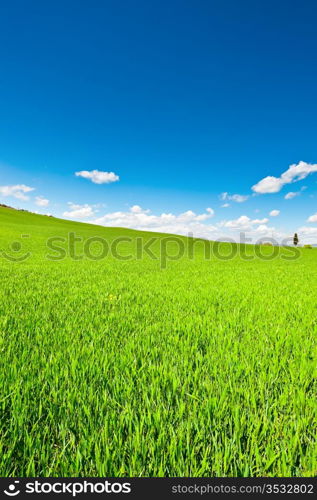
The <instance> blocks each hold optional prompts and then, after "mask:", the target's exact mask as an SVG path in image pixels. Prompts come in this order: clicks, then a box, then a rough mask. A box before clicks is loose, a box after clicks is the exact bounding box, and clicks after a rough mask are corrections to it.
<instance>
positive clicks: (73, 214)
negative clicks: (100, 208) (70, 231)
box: [63, 201, 96, 219]
mask: <svg viewBox="0 0 317 500" xmlns="http://www.w3.org/2000/svg"><path fill="white" fill-rule="evenodd" d="M68 205H69V208H70V210H69V211H67V212H64V213H63V216H64V217H69V218H70V219H86V218H87V217H93V216H94V215H95V214H96V212H95V210H94V207H95V206H94V205H88V204H87V203H85V205H77V204H75V203H72V202H71V201H70V202H68Z"/></svg>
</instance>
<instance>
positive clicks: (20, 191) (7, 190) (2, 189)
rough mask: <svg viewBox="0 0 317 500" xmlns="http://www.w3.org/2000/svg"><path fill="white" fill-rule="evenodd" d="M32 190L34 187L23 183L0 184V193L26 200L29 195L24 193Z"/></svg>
mask: <svg viewBox="0 0 317 500" xmlns="http://www.w3.org/2000/svg"><path fill="white" fill-rule="evenodd" d="M31 191H34V188H32V187H29V186H25V184H16V185H15V186H0V195H2V196H12V197H14V198H17V199H18V200H22V201H27V200H28V199H29V197H28V196H27V195H26V193H30V192H31Z"/></svg>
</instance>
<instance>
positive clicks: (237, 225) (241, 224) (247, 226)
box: [220, 215, 269, 231]
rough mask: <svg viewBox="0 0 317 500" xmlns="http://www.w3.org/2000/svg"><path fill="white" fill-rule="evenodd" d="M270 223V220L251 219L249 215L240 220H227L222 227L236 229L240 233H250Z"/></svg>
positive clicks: (242, 216) (222, 223)
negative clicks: (258, 226)
mask: <svg viewBox="0 0 317 500" xmlns="http://www.w3.org/2000/svg"><path fill="white" fill-rule="evenodd" d="M267 222H269V219H267V218H265V219H250V217H248V216H247V215H241V217H239V218H238V219H233V220H227V221H223V222H221V223H220V225H221V226H222V227H227V228H229V229H235V230H239V231H250V230H253V229H254V226H256V225H263V224H266V223H267Z"/></svg>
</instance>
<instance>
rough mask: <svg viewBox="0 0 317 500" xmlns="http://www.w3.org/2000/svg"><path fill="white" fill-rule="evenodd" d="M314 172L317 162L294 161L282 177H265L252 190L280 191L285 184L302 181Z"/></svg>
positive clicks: (257, 191) (260, 192)
mask: <svg viewBox="0 0 317 500" xmlns="http://www.w3.org/2000/svg"><path fill="white" fill-rule="evenodd" d="M313 172H317V164H316V163H315V164H312V163H306V162H304V161H300V162H299V163H297V164H296V163H294V164H293V165H290V166H289V168H288V169H287V170H286V171H285V172H283V173H282V175H281V176H280V177H274V176H272V175H269V176H267V177H264V179H262V180H260V181H259V182H258V183H257V184H255V185H254V186H252V190H253V191H254V192H255V193H259V194H264V193H278V192H279V191H280V190H281V189H282V187H283V186H284V185H285V184H292V183H293V182H298V181H301V180H302V179H305V178H306V177H307V176H308V175H309V174H312V173H313Z"/></svg>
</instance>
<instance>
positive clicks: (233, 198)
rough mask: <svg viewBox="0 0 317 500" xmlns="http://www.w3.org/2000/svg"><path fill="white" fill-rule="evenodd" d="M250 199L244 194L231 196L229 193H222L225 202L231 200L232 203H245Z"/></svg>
mask: <svg viewBox="0 0 317 500" xmlns="http://www.w3.org/2000/svg"><path fill="white" fill-rule="evenodd" d="M248 198H249V196H248V195H243V194H229V193H226V192H225V193H221V195H220V199H221V200H223V201H225V200H230V201H235V202H236V203H243V202H244V201H247V199H248Z"/></svg>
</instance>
